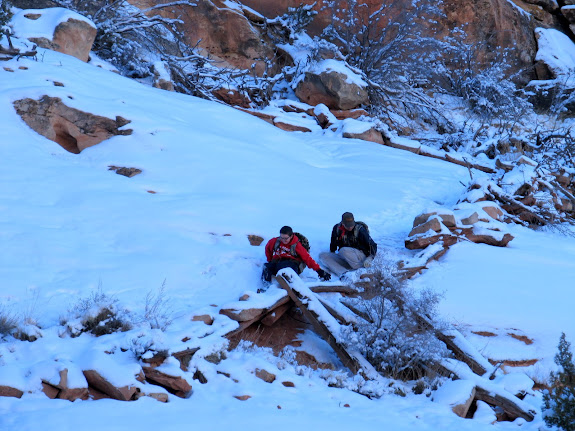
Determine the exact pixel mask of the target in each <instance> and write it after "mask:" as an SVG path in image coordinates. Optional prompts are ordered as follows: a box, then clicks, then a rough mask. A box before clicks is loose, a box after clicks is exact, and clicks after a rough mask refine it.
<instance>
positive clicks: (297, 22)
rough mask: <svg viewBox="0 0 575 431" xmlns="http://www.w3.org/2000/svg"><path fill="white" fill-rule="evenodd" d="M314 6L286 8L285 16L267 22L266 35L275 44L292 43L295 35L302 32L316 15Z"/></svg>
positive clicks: (301, 5)
mask: <svg viewBox="0 0 575 431" xmlns="http://www.w3.org/2000/svg"><path fill="white" fill-rule="evenodd" d="M315 4H316V3H313V4H309V5H304V4H300V5H299V6H298V7H288V10H287V12H286V13H285V14H283V15H281V16H278V17H277V18H274V19H270V20H267V22H266V28H267V29H268V34H269V35H270V36H271V37H272V39H273V40H274V41H275V42H276V43H290V42H292V41H293V40H294V38H295V37H296V35H297V34H298V33H300V32H303V31H304V30H305V29H306V28H307V26H308V25H310V24H311V22H312V21H313V19H314V18H315V16H316V15H317V11H315V10H314V9H313V7H314V6H315Z"/></svg>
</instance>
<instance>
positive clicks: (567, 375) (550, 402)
mask: <svg viewBox="0 0 575 431" xmlns="http://www.w3.org/2000/svg"><path fill="white" fill-rule="evenodd" d="M558 350H559V351H558V352H557V354H556V355H555V363H556V364H557V365H559V366H560V367H561V368H562V371H559V372H557V373H551V389H550V390H549V392H548V393H546V394H545V395H544V396H543V406H544V410H545V413H546V415H545V418H544V419H545V423H546V424H547V425H548V426H557V427H558V428H560V429H562V430H565V431H575V364H574V363H573V353H571V343H569V342H568V341H567V339H566V338H565V333H562V334H561V338H560V339H559V345H558Z"/></svg>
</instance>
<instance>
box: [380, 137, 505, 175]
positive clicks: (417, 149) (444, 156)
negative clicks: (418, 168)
mask: <svg viewBox="0 0 575 431" xmlns="http://www.w3.org/2000/svg"><path fill="white" fill-rule="evenodd" d="M383 145H385V146H387V147H392V148H396V149H398V150H405V151H409V152H411V153H414V154H417V155H419V156H425V157H431V158H433V159H439V160H444V161H446V162H449V163H454V164H456V165H460V166H464V167H466V168H468V169H469V168H473V169H477V170H478V171H482V172H486V173H488V174H493V173H495V170H494V169H492V168H490V167H488V166H482V165H479V164H477V163H469V162H468V161H467V160H459V159H457V158H455V157H453V156H451V155H449V153H447V152H443V151H440V150H433V149H431V148H429V149H427V148H425V147H423V146H421V145H420V146H410V145H404V144H400V143H397V142H392V141H391V140H390V139H384V140H383Z"/></svg>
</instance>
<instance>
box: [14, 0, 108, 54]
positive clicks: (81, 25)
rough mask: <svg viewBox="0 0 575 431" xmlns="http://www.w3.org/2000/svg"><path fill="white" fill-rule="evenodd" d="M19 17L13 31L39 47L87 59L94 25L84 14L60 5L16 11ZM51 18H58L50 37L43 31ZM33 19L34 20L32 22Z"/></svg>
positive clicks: (93, 36) (51, 20)
mask: <svg viewBox="0 0 575 431" xmlns="http://www.w3.org/2000/svg"><path fill="white" fill-rule="evenodd" d="M19 14H21V15H23V19H22V20H17V21H16V22H17V23H19V26H17V27H16V28H15V29H14V31H15V34H16V35H22V36H24V37H26V38H27V39H28V40H30V42H33V43H35V44H37V45H38V46H40V47H41V48H46V49H50V50H52V51H57V52H61V53H63V54H68V55H71V56H74V57H76V58H78V59H80V60H82V61H88V60H89V58H90V50H91V49H92V44H93V43H94V40H95V39H96V33H97V29H96V26H95V25H94V24H93V23H92V22H91V21H90V20H88V19H86V18H85V17H83V16H81V15H79V14H77V13H75V12H71V11H69V10H67V9H64V8H49V9H28V10H23V11H21V12H19ZM52 22H59V23H58V24H57V25H56V27H55V28H54V33H53V34H52V35H51V37H46V36H45V35H44V34H43V33H44V31H45V27H46V26H47V25H49V24H50V23H52ZM36 23H37V24H36Z"/></svg>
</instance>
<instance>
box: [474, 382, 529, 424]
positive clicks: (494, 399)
mask: <svg viewBox="0 0 575 431" xmlns="http://www.w3.org/2000/svg"><path fill="white" fill-rule="evenodd" d="M514 398H517V397H514ZM475 399H476V400H480V401H484V402H486V403H487V404H490V405H492V406H497V407H501V408H502V409H503V411H504V412H505V413H507V415H508V416H510V418H511V420H515V419H517V418H523V419H525V420H526V421H527V422H531V421H532V420H533V419H534V418H535V415H534V414H533V412H532V411H526V410H525V409H523V408H521V407H520V406H519V405H517V402H516V401H515V400H513V399H512V398H511V397H506V396H503V395H501V394H494V393H492V392H489V391H488V390H486V389H484V388H482V387H480V386H477V387H476V388H475ZM517 399H518V400H519V398H517Z"/></svg>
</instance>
